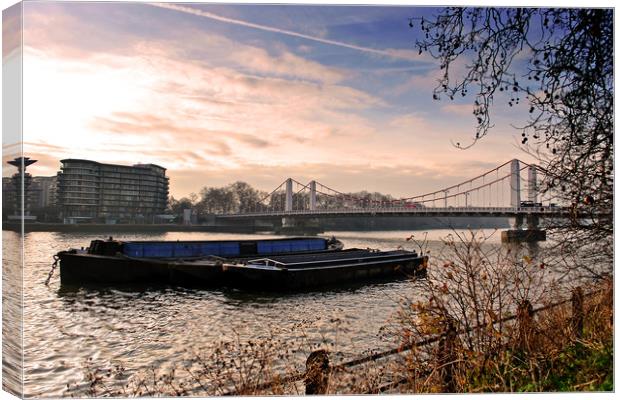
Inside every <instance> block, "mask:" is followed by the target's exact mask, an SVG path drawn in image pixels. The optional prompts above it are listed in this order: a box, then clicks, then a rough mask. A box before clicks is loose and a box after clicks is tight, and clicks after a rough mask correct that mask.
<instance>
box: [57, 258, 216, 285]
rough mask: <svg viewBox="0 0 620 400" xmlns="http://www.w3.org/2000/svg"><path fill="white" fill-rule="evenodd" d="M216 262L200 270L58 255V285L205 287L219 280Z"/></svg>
mask: <svg viewBox="0 0 620 400" xmlns="http://www.w3.org/2000/svg"><path fill="white" fill-rule="evenodd" d="M221 274H222V268H221V267H220V266H219V265H218V264H217V263H211V264H203V265H201V266H200V268H198V267H195V266H186V265H183V263H180V262H174V261H164V260H146V259H142V260H139V259H130V258H121V257H114V256H100V255H94V254H71V253H64V254H60V282H61V284H63V285H64V284H67V285H81V284H119V283H120V284H129V283H140V284H142V283H160V284H177V285H188V284H191V285H205V284H213V283H215V282H217V281H219V280H220V278H221Z"/></svg>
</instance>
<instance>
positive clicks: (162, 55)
mask: <svg viewBox="0 0 620 400" xmlns="http://www.w3.org/2000/svg"><path fill="white" fill-rule="evenodd" d="M434 12H436V10H433V9H430V8H422V7H408V6H400V7H398V6H397V7H384V6H299V5H297V6H295V5H292V6H283V5H231V4H211V5H207V4H200V3H188V4H179V3H174V4H166V3H160V4H148V3H65V2H63V3H61V2H26V3H24V18H23V44H24V48H23V74H24V75H23V97H24V100H23V115H24V117H23V132H24V143H23V145H24V154H25V155H26V156H30V157H31V158H34V159H37V160H39V161H38V162H37V163H36V164H34V165H33V166H32V167H30V169H29V171H30V173H31V174H33V175H54V174H55V173H56V171H57V170H58V169H59V167H60V160H61V159H64V158H84V159H91V160H95V161H99V162H106V163H118V164H135V163H155V164H158V165H161V166H162V167H164V168H167V175H168V176H169V177H170V192H171V195H172V196H174V197H175V198H180V197H183V196H187V195H188V194H190V193H192V192H195V193H198V192H199V191H200V189H201V188H202V187H204V186H224V185H226V184H229V183H232V182H235V181H239V180H241V181H245V182H248V183H249V184H250V185H252V186H254V187H256V188H258V189H261V190H265V191H270V190H271V189H274V188H275V187H277V186H278V185H279V184H280V183H281V182H282V181H283V180H285V179H286V178H288V177H292V178H295V179H296V180H298V181H300V182H308V181H310V180H312V179H316V180H317V181H319V182H321V183H323V184H325V185H327V186H329V187H332V188H335V189H337V190H340V191H343V192H352V191H360V190H368V191H373V192H374V191H378V192H382V193H386V194H391V195H393V196H395V197H408V196H412V195H416V194H422V193H426V192H430V191H434V190H437V189H441V188H443V187H446V186H449V185H451V184H455V183H458V182H461V181H464V180H466V179H468V178H470V177H474V176H476V175H479V174H481V173H483V172H485V171H487V170H490V169H492V168H493V167H495V166H497V165H500V164H503V163H504V162H506V161H508V160H510V159H512V158H521V159H522V160H524V161H528V157H527V156H526V155H525V154H524V153H523V151H522V150H521V149H519V146H518V143H519V139H520V132H519V131H518V130H516V129H515V128H514V127H512V125H520V124H522V123H523V119H522V118H519V115H520V114H519V113H518V112H517V113H515V111H514V109H511V108H508V107H507V106H506V107H504V106H503V104H499V106H498V107H496V108H495V110H494V113H493V123H494V128H493V130H492V131H491V133H490V134H489V135H488V136H487V137H485V138H484V139H483V140H481V141H479V142H478V143H476V145H475V146H473V147H472V148H470V149H468V150H461V149H458V148H456V147H455V146H454V143H456V142H460V143H462V144H467V143H469V142H471V140H472V138H473V137H474V134H475V118H474V116H473V115H472V110H473V108H472V99H471V98H465V99H457V100H455V101H449V100H442V101H434V100H433V98H432V90H433V88H434V86H435V84H436V80H437V77H438V74H439V69H438V64H437V62H436V61H435V60H433V59H431V58H430V57H429V56H428V55H427V54H422V55H419V54H418V52H417V50H416V49H415V48H414V43H415V38H416V31H415V30H414V29H411V28H410V27H409V25H408V23H409V18H410V17H417V16H421V15H427V16H428V15H432V14H433V13H434ZM4 23H5V25H6V24H7V21H6V19H5V22H4ZM4 53H5V54H4V58H5V59H6V57H7V54H6V53H7V52H6V50H5V52H4Z"/></svg>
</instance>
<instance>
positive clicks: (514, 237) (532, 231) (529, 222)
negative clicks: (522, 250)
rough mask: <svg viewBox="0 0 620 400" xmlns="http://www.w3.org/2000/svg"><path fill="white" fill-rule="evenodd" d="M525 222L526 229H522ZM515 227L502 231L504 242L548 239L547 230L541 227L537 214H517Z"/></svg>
mask: <svg viewBox="0 0 620 400" xmlns="http://www.w3.org/2000/svg"><path fill="white" fill-rule="evenodd" d="M523 222H525V225H526V229H522V227H523ZM512 228H513V229H509V230H507V231H503V232H502V242H544V241H545V240H547V232H546V231H544V230H542V229H540V228H539V218H538V216H537V215H526V216H524V215H522V214H517V215H516V216H515V220H514V224H513V225H512Z"/></svg>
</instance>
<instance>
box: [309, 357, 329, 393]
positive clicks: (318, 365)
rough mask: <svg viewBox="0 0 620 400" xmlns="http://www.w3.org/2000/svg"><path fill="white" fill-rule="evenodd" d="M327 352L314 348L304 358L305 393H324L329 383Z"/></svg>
mask: <svg viewBox="0 0 620 400" xmlns="http://www.w3.org/2000/svg"><path fill="white" fill-rule="evenodd" d="M329 370H330V368H329V354H328V353H327V351H326V350H315V351H313V352H312V353H310V355H309V356H308V359H307V360H306V377H305V380H304V382H305V384H306V394H326V393H327V385H328V384H329Z"/></svg>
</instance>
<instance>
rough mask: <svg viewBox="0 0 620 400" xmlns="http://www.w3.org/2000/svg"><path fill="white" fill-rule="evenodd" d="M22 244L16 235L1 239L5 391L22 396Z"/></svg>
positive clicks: (7, 235) (3, 386)
mask: <svg viewBox="0 0 620 400" xmlns="http://www.w3.org/2000/svg"><path fill="white" fill-rule="evenodd" d="M21 282H22V241H21V236H20V235H19V234H17V233H15V232H3V240H2V375H3V376H2V388H3V389H4V390H6V391H7V392H10V393H13V394H16V395H20V394H21V393H22V384H21V382H22V380H23V379H22V378H23V377H22V370H23V369H22V367H23V364H22V357H21V344H22V324H21V322H22V319H23V314H22V310H23V307H22V285H21Z"/></svg>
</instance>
